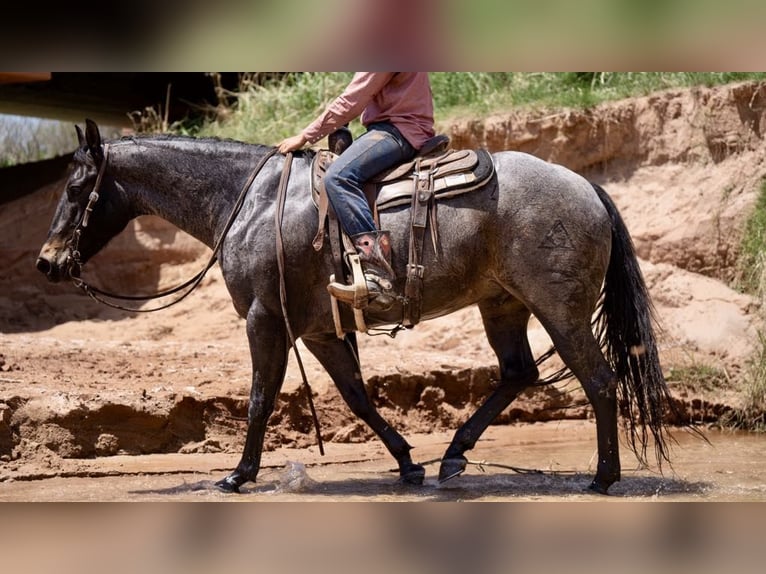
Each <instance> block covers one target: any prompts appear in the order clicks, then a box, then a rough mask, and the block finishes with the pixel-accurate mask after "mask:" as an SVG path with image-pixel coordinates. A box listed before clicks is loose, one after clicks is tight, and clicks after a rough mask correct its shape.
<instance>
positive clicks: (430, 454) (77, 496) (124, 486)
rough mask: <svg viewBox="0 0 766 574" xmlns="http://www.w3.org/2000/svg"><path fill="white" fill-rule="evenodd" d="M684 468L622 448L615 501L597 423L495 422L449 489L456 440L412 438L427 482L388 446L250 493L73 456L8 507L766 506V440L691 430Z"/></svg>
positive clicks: (161, 460) (215, 457)
mask: <svg viewBox="0 0 766 574" xmlns="http://www.w3.org/2000/svg"><path fill="white" fill-rule="evenodd" d="M674 436H675V437H676V439H677V441H678V444H677V445H676V446H675V447H674V451H673V467H672V468H664V469H663V472H662V473H660V472H658V471H657V469H656V468H652V469H643V470H641V469H638V468H636V463H635V459H634V457H633V456H632V454H631V453H630V452H629V451H627V449H626V448H625V447H623V448H622V466H623V476H622V480H621V481H620V482H619V483H616V484H615V485H614V486H612V488H611V489H610V495H611V496H609V497H603V496H598V495H594V494H590V493H588V492H586V488H587V486H588V484H589V483H590V481H591V479H592V478H593V473H594V469H595V426H594V424H593V423H591V422H588V421H561V422H552V423H540V424H519V425H504V426H493V427H490V428H489V429H488V430H487V432H486V434H485V435H484V437H482V440H481V441H480V442H479V444H478V445H477V447H476V448H475V449H474V450H473V451H471V452H469V453H468V458H469V460H470V461H471V462H472V464H470V465H469V466H468V468H467V470H466V472H465V473H464V474H463V475H462V476H460V477H457V478H455V479H453V480H450V481H448V482H445V483H443V484H439V483H438V481H437V480H436V476H437V474H438V462H432V461H435V459H438V458H439V457H440V456H441V454H442V453H443V452H444V450H445V448H446V446H447V444H448V441H449V439H450V437H451V433H447V432H440V433H434V434H420V435H414V436H412V437H410V442H411V444H412V445H413V446H414V447H415V448H414V450H413V458H414V460H416V461H418V462H421V463H425V464H426V480H425V483H424V485H423V486H421V487H412V486H403V485H401V484H399V483H398V481H397V478H398V475H397V473H396V472H395V471H394V470H393V469H394V467H395V464H394V462H393V459H392V458H391V457H390V456H389V455H388V454H387V453H385V452H384V450H383V448H382V446H380V444H379V443H378V442H377V441H369V442H367V443H354V444H336V443H331V444H327V445H326V446H325V450H326V455H325V456H320V455H319V453H318V451H317V449H316V447H309V448H302V449H277V450H275V451H273V452H267V453H265V454H264V459H263V466H262V470H261V474H260V477H259V480H258V481H257V483H255V484H254V483H248V484H247V485H245V486H244V487H243V489H242V493H241V494H239V495H233V494H224V493H221V492H219V491H217V489H215V487H214V486H213V484H214V482H215V481H216V480H219V479H220V478H222V477H223V476H225V475H226V474H227V473H228V472H229V471H230V470H231V469H233V467H234V466H235V465H236V463H237V461H238V456H237V455H232V454H220V453H210V454H158V455H148V456H113V457H100V458H99V459H91V460H84V459H70V460H66V461H63V463H61V462H59V463H57V465H56V468H55V470H52V471H51V472H50V473H49V474H46V473H45V472H40V471H39V469H37V470H35V471H34V472H31V473H29V474H25V472H24V470H23V468H21V469H19V471H18V472H17V473H16V476H15V477H14V478H13V479H11V480H7V481H5V482H3V483H0V500H2V501H237V502H287V501H290V502H293V501H297V502H315V501H345V502H351V501H364V502H378V501H538V500H542V501H766V436H763V435H753V434H745V433H735V432H720V431H711V430H708V431H706V436H707V438H708V440H709V441H710V444H708V443H706V442H704V441H703V440H700V439H699V438H697V437H695V436H693V435H690V434H688V433H686V432H680V431H679V432H676V433H674Z"/></svg>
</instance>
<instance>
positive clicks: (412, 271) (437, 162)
mask: <svg viewBox="0 0 766 574" xmlns="http://www.w3.org/2000/svg"><path fill="white" fill-rule="evenodd" d="M341 129H343V128H341ZM343 135H344V138H343V139H342V144H343V145H337V146H336V147H335V148H334V149H335V150H336V151H338V152H342V150H343V149H344V147H343V146H344V145H347V144H348V139H347V136H348V134H343ZM329 141H330V142H331V145H333V144H334V142H336V141H338V140H337V136H333V137H331V138H329ZM337 157H338V154H337V153H335V151H331V150H330V149H323V150H319V151H318V152H317V154H316V155H315V156H314V159H313V161H312V169H311V180H312V197H313V200H314V204H315V206H316V207H317V210H318V217H319V220H318V226H317V233H316V236H315V237H314V241H313V246H314V249H315V250H316V251H320V250H321V249H322V246H323V245H324V239H325V237H326V236H327V237H329V239H330V247H331V251H332V254H333V261H334V265H335V273H334V274H333V275H331V276H330V281H335V278H336V277H343V278H346V280H347V281H349V282H351V283H353V282H359V281H361V282H364V280H365V279H364V274H363V273H362V269H361V264H359V260H358V257H355V255H356V250H355V249H354V247H353V245H352V244H351V241H350V239H349V237H348V236H347V235H346V234H345V233H344V232H343V231H342V229H341V228H340V225H339V224H338V220H337V218H336V217H335V214H334V212H333V210H332V207H331V206H330V203H329V201H328V199H327V194H326V193H325V189H324V174H325V172H326V171H327V168H328V167H329V166H330V164H331V163H332V162H333V161H334V160H335V159H336V158H337ZM493 174H494V164H493V162H492V156H491V155H490V154H489V153H488V152H487V151H486V150H483V149H479V150H453V149H451V148H450V147H449V138H448V137H447V136H446V135H437V136H435V137H433V138H431V139H430V140H429V141H428V142H426V144H425V145H424V146H423V147H422V148H421V150H420V152H419V153H418V155H417V156H416V157H415V158H414V159H413V160H411V161H408V162H406V163H403V164H401V165H399V166H396V167H394V168H392V169H390V170H388V171H385V172H383V173H381V174H380V175H378V176H377V177H375V178H374V179H373V180H371V181H369V182H368V183H367V185H366V187H365V195H366V196H367V201H368V202H369V204H370V207H371V210H372V213H373V218H374V220H375V223H376V224H377V225H378V228H380V219H379V217H380V213H381V212H383V211H385V210H387V209H391V208H394V207H397V206H402V205H408V204H409V205H410V211H411V213H410V238H409V258H408V263H407V277H406V283H405V287H404V295H403V297H401V303H402V319H401V325H403V326H404V327H407V328H411V327H414V326H415V325H416V324H417V323H418V322H419V321H420V315H421V302H422V291H423V277H424V275H425V272H426V270H425V267H424V265H423V246H424V243H425V232H426V228H429V227H430V236H431V241H432V244H433V248H434V253H436V254H438V253H439V230H438V226H437V219H436V205H437V202H438V201H439V200H443V199H447V198H450V197H454V196H456V195H460V194H463V193H467V192H469V191H473V190H475V189H477V188H479V187H481V186H482V185H484V184H485V183H486V182H487V181H488V180H489V178H491V177H492V175H493ZM344 255H345V257H344ZM330 297H331V302H332V309H333V319H334V321H335V331H336V334H337V336H338V337H339V338H343V337H344V335H345V332H348V331H354V330H357V331H361V332H363V333H366V332H367V325H366V322H365V318H364V313H363V312H362V311H361V310H359V309H353V311H354V320H353V325H354V326H353V327H352V326H350V321H344V320H343V314H342V313H341V310H340V309H339V305H338V302H337V300H336V299H335V298H334V297H332V295H331V296H330Z"/></svg>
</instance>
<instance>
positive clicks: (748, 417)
mask: <svg viewBox="0 0 766 574" xmlns="http://www.w3.org/2000/svg"><path fill="white" fill-rule="evenodd" d="M738 276H739V281H738V287H740V288H741V289H742V290H743V291H744V292H746V293H749V294H750V295H753V296H754V297H756V298H757V299H758V300H759V301H760V303H761V310H762V311H761V313H763V309H764V303H766V179H765V180H763V181H762V182H761V190H760V193H759V195H758V199H757V200H756V204H755V208H754V209H753V212H752V213H751V214H750V217H749V218H748V220H747V223H746V224H745V231H744V234H743V237H742V243H741V246H740V256H739V261H738ZM743 387H744V395H743V397H744V398H743V405H742V407H741V409H739V410H738V411H737V412H736V413H735V415H734V416H733V417H732V420H731V421H728V422H729V424H731V425H732V426H735V427H737V428H745V429H748V430H758V431H761V432H766V336H765V335H764V334H763V332H761V331H759V333H758V341H757V343H756V350H755V352H754V353H753V356H752V357H751V358H750V360H749V361H748V364H747V367H746V369H745V372H744V378H743Z"/></svg>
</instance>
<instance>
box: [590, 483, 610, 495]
mask: <svg viewBox="0 0 766 574" xmlns="http://www.w3.org/2000/svg"><path fill="white" fill-rule="evenodd" d="M609 486H610V485H608V484H604V483H603V482H601V481H600V480H595V479H594V480H593V482H591V483H590V486H589V487H588V490H590V491H591V492H595V493H596V494H603V495H604V496H606V495H608V492H607V491H608V490H609Z"/></svg>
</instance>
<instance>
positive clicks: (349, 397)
mask: <svg viewBox="0 0 766 574" xmlns="http://www.w3.org/2000/svg"><path fill="white" fill-rule="evenodd" d="M303 342H304V343H305V344H306V348H307V349H308V350H309V351H311V352H312V353H313V355H314V356H315V357H316V358H317V359H318V360H319V362H320V363H321V364H322V366H323V367H324V368H325V369H326V370H327V372H328V373H329V375H330V377H331V378H332V380H333V382H334V383H335V386H336V387H337V388H338V390H339V391H340V394H341V396H342V397H343V399H344V400H345V401H346V404H347V405H348V406H349V408H350V409H351V412H353V413H354V414H355V415H356V416H358V417H359V418H361V419H362V420H363V421H364V422H365V423H367V425H368V426H369V427H370V428H371V429H372V430H373V431H374V432H375V434H377V435H378V436H379V437H380V439H381V440H382V441H383V444H384V445H386V448H387V449H388V451H389V452H390V453H391V454H392V455H393V457H394V458H395V459H396V462H397V463H398V464H399V476H400V478H401V480H402V482H404V483H407V484H422V483H423V478H424V477H425V469H424V468H423V467H422V466H421V465H419V464H415V463H414V462H412V457H411V456H410V450H411V448H412V447H411V446H410V445H409V444H408V443H407V441H406V440H405V439H404V437H402V435H400V434H399V433H398V432H396V431H395V430H394V429H393V428H391V426H390V425H389V424H388V423H387V422H386V421H385V420H384V419H383V417H381V416H380V413H378V411H377V409H376V408H375V405H374V404H373V403H372V401H371V400H370V397H369V396H368V394H367V390H366V389H365V388H364V381H363V379H362V373H361V369H360V366H359V360H358V356H359V350H358V347H357V344H356V334H355V333H350V334H348V335H346V338H345V340H340V339H338V338H337V337H336V336H335V335H334V334H332V335H329V334H328V335H324V336H314V337H310V338H309V337H305V338H304V339H303Z"/></svg>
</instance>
